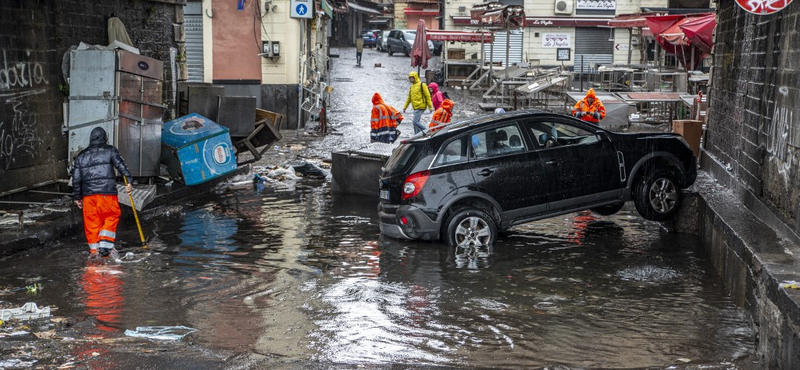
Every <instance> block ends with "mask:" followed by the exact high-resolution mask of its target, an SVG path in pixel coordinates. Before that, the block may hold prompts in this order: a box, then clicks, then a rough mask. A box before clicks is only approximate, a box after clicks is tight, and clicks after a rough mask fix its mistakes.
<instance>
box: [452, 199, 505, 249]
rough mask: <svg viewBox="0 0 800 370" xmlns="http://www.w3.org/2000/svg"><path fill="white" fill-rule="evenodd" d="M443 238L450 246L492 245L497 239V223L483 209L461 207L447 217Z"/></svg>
mask: <svg viewBox="0 0 800 370" xmlns="http://www.w3.org/2000/svg"><path fill="white" fill-rule="evenodd" d="M445 238H446V241H447V244H449V245H451V246H458V247H463V246H469V245H492V244H494V242H495V241H497V225H496V224H495V222H494V219H493V218H492V217H491V216H489V215H488V214H487V213H486V212H484V211H481V210H479V209H476V208H472V207H466V208H461V209H458V210H456V211H455V213H453V215H452V216H450V218H449V219H448V221H447V233H446V234H445Z"/></svg>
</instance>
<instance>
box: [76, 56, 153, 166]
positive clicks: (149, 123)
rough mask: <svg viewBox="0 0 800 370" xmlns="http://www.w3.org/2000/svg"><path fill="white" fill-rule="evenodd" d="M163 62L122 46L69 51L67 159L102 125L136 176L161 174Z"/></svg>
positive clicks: (81, 148) (87, 141)
mask: <svg viewBox="0 0 800 370" xmlns="http://www.w3.org/2000/svg"><path fill="white" fill-rule="evenodd" d="M163 71H164V64H163V62H161V61H159V60H156V59H153V58H148V57H145V56H142V55H139V54H135V53H132V52H129V51H125V50H122V49H114V50H107V49H101V50H73V51H71V52H70V81H69V82H70V96H69V107H68V109H67V120H66V128H65V129H66V131H68V133H69V158H68V159H69V161H70V163H71V161H72V159H73V158H74V157H75V156H76V155H78V153H80V151H81V150H83V149H84V148H86V147H87V146H88V145H89V135H90V133H91V131H92V130H93V129H94V128H95V127H103V128H104V129H105V130H106V132H107V133H108V137H109V143H110V144H113V145H114V146H116V147H117V148H118V149H119V151H120V154H121V155H122V157H123V158H124V159H125V162H126V164H127V165H128V168H129V169H130V171H131V173H132V174H133V176H137V177H148V176H157V175H158V174H159V167H160V157H161V126H162V124H163V115H164V106H163V105H161V101H162V92H163V81H162V76H163Z"/></svg>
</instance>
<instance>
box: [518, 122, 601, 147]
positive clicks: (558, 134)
mask: <svg viewBox="0 0 800 370" xmlns="http://www.w3.org/2000/svg"><path fill="white" fill-rule="evenodd" d="M525 127H526V129H527V130H528V131H529V132H530V134H531V137H532V138H533V139H534V141H535V142H536V144H537V145H538V146H539V147H541V148H552V147H558V146H565V145H577V144H581V145H584V144H591V143H595V142H597V141H598V139H597V135H595V133H593V132H590V131H589V130H585V129H582V128H580V127H577V126H573V125H569V124H565V123H560V122H549V121H532V122H528V123H527V124H526V125H525Z"/></svg>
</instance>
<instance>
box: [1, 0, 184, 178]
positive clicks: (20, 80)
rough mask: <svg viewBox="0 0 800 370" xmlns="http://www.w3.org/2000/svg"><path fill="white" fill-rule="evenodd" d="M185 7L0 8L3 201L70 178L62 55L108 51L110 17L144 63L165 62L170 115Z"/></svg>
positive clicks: (43, 2) (16, 0) (30, 1)
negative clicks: (76, 48) (85, 47)
mask: <svg viewBox="0 0 800 370" xmlns="http://www.w3.org/2000/svg"><path fill="white" fill-rule="evenodd" d="M185 2H186V1H185V0H150V1H145V0H108V1H93V0H58V1H48V0H4V1H0V58H1V59H2V60H0V63H2V64H0V179H1V180H0V194H2V193H4V192H8V191H10V190H12V189H18V188H23V187H26V186H31V185H34V184H38V183H42V182H47V181H52V180H57V179H66V178H67V172H66V166H67V161H66V159H67V158H66V157H67V145H68V143H67V140H66V136H65V135H64V134H63V133H62V130H61V128H62V125H63V108H62V107H63V103H64V102H65V100H64V98H65V96H66V93H67V91H68V90H67V89H68V86H67V83H66V81H65V79H64V77H63V73H62V71H63V70H64V69H66V68H67V66H66V64H64V63H63V61H64V55H65V53H66V52H67V50H68V49H69V48H70V46H73V45H78V44H79V43H80V42H84V43H87V44H101V45H106V44H108V31H107V19H108V18H109V17H110V16H111V15H114V16H116V17H119V18H120V19H121V20H122V22H124V23H125V27H126V29H127V31H128V34H129V35H130V37H131V39H132V40H133V42H134V44H135V46H136V47H138V48H139V50H140V52H141V53H142V54H143V55H146V56H149V57H153V58H156V59H159V60H161V61H163V62H165V71H164V80H165V81H167V82H165V84H164V103H165V105H167V106H168V107H169V108H170V109H169V110H168V111H170V110H172V109H171V108H172V106H173V104H172V84H171V83H169V82H168V81H171V79H172V73H171V69H170V68H169V67H168V66H169V65H170V63H169V61H170V52H169V50H170V48H176V49H177V50H178V53H177V54H178V55H179V56H180V55H182V53H183V51H184V50H185V48H184V47H183V43H182V41H183V35H182V31H181V30H182V23H183V5H184V4H185ZM168 115H169V113H168Z"/></svg>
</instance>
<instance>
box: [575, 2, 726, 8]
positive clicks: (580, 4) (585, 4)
mask: <svg viewBox="0 0 800 370" xmlns="http://www.w3.org/2000/svg"><path fill="white" fill-rule="evenodd" d="M737 1H740V0H737ZM575 9H579V10H616V9H617V1H616V0H578V3H577V4H575Z"/></svg>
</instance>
